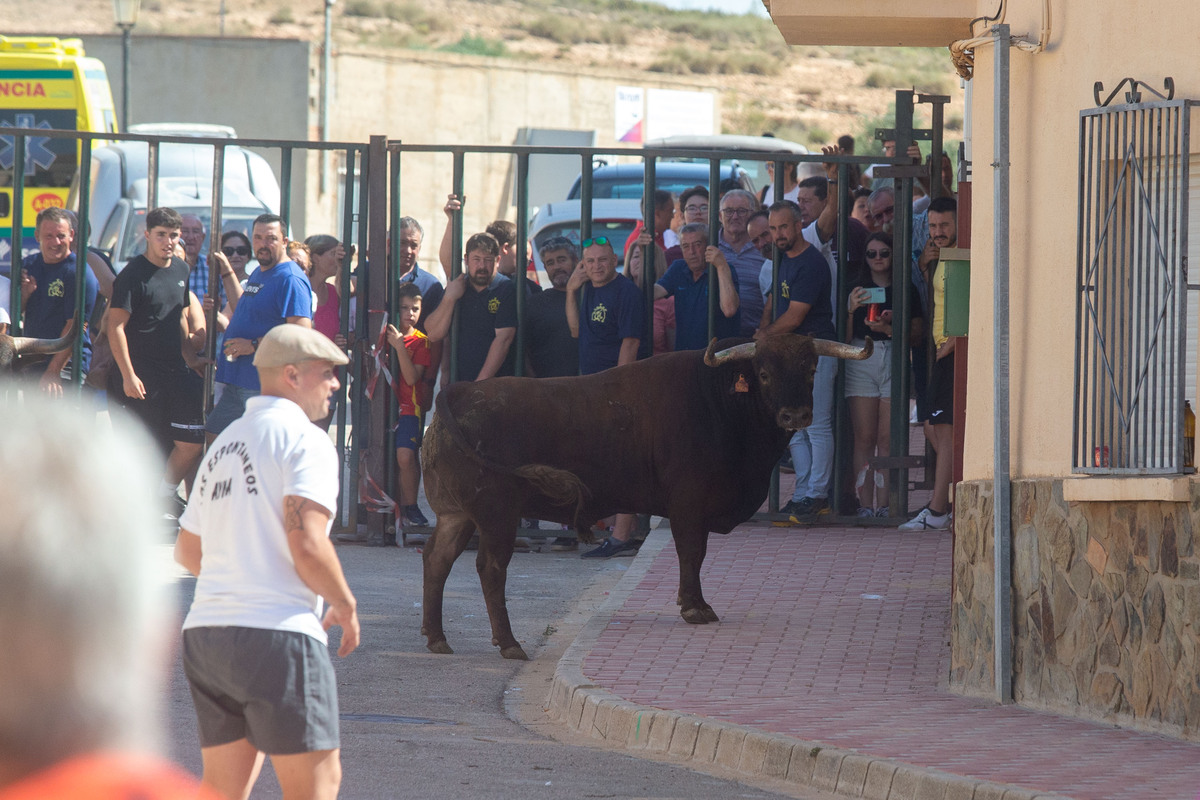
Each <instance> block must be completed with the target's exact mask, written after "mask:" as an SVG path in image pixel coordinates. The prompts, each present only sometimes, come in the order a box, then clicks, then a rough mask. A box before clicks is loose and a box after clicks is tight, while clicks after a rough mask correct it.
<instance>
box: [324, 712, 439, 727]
mask: <svg viewBox="0 0 1200 800" xmlns="http://www.w3.org/2000/svg"><path fill="white" fill-rule="evenodd" d="M340 718H341V719H342V720H343V721H345V722H385V723H387V724H389V725H457V724H458V723H457V722H452V721H451V720H448V719H430V718H429V717H401V716H398V715H396V714H341V715H340Z"/></svg>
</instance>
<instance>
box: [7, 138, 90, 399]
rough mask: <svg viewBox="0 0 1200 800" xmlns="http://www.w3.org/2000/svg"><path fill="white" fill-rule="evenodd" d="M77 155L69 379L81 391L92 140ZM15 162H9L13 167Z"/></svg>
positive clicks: (14, 167) (84, 144) (86, 326)
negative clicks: (72, 326)
mask: <svg viewBox="0 0 1200 800" xmlns="http://www.w3.org/2000/svg"><path fill="white" fill-rule="evenodd" d="M82 144H83V147H82V148H81V153H80V158H79V166H80V169H79V196H80V203H79V228H78V230H76V231H75V235H76V236H77V237H78V238H77V239H76V240H75V249H76V255H75V327H74V333H75V344H74V346H73V347H72V348H71V383H73V384H75V391H76V393H80V392H82V391H83V337H84V336H88V335H89V333H88V319H87V317H86V316H85V315H86V313H87V308H86V303H87V297H86V296H85V295H86V288H85V287H86V286H87V274H88V269H89V267H88V263H87V254H88V248H87V240H88V218H87V215H88V195H89V194H90V193H91V182H92V170H91V163H92V140H91V139H84V140H83V142H82ZM16 166H17V165H16V164H15V163H14V164H13V169H14V171H15V169H16Z"/></svg>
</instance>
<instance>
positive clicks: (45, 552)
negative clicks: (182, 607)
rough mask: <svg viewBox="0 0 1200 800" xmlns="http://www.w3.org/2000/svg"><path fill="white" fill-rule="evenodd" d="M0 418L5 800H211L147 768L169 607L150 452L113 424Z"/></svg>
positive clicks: (159, 738)
mask: <svg viewBox="0 0 1200 800" xmlns="http://www.w3.org/2000/svg"><path fill="white" fill-rule="evenodd" d="M0 417H2V418H3V419H4V421H5V424H4V425H2V426H0V471H2V472H3V473H4V475H5V479H4V481H2V482H0V508H3V509H4V513H3V514H0V641H3V642H4V645H3V647H0V685H2V686H4V687H5V688H4V690H3V691H0V798H3V800H34V799H35V798H36V800H45V799H46V798H71V799H72V800H74V799H75V798H103V800H129V798H139V799H140V800H166V799H167V798H171V799H172V800H174V799H175V798H189V799H191V798H200V799H205V798H207V799H209V800H211V799H212V798H215V795H213V794H211V793H210V792H209V791H207V790H205V789H202V788H201V787H200V785H199V784H198V783H197V781H196V780H195V779H194V778H193V777H192V776H190V775H188V774H186V773H185V772H183V771H181V770H179V769H178V768H176V767H174V766H172V765H170V764H167V763H166V762H164V761H162V760H161V759H160V758H158V757H156V756H154V755H151V753H153V752H154V750H155V749H156V747H157V746H159V744H160V743H161V742H163V741H164V737H163V735H162V731H161V730H159V729H158V724H157V720H156V717H157V711H158V709H157V708H156V703H157V699H158V698H159V697H161V696H162V695H163V691H162V688H163V683H164V679H165V677H166V669H167V667H168V663H169V653H170V638H169V637H171V635H172V634H171V632H170V623H169V620H170V618H171V609H172V608H173V606H174V603H173V602H172V601H171V600H170V598H169V597H167V592H166V591H164V590H165V588H166V583H165V580H164V578H165V575H164V572H163V570H162V565H161V559H160V557H159V555H158V553H157V552H156V547H155V546H156V545H157V544H158V539H159V537H160V536H161V522H160V519H161V512H162V509H161V508H160V507H159V505H158V503H157V502H156V499H155V486H156V485H157V483H158V480H159V473H160V471H161V470H162V460H161V458H160V457H159V455H158V452H157V450H156V448H155V447H154V445H153V443H152V442H151V441H150V439H149V437H147V436H146V434H145V433H144V432H143V431H142V429H141V426H140V425H138V424H137V423H136V422H135V421H134V420H133V419H132V418H130V417H128V416H127V415H125V414H123V413H121V412H119V411H118V412H115V413H114V415H113V427H112V429H108V428H107V427H97V425H96V422H95V418H94V415H91V414H86V415H84V414H78V413H74V412H72V411H71V409H70V408H69V407H67V406H65V405H63V404H60V403H36V404H35V403H30V404H27V405H24V406H15V405H6V404H3V403H0ZM96 465H103V469H97V468H96Z"/></svg>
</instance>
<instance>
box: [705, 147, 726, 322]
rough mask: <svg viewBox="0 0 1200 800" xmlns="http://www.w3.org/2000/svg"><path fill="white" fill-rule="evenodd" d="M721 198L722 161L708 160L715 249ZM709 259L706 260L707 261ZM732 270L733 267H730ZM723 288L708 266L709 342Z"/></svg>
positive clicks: (710, 237) (710, 226) (710, 230)
mask: <svg viewBox="0 0 1200 800" xmlns="http://www.w3.org/2000/svg"><path fill="white" fill-rule="evenodd" d="M720 196H721V159H719V158H710V159H709V160H708V243H709V244H710V245H713V246H714V247H715V246H716V244H717V226H718V225H720V224H721V223H720V213H721V212H720V199H719V198H720ZM707 260H708V259H705V261H707ZM730 269H732V267H730ZM720 293H721V287H720V285H719V284H718V283H717V268H716V267H714V266H713V265H712V264H709V265H708V341H710V342H711V341H712V340H713V337H714V336H716V335H717V314H718V313H720V312H719V306H718V305H717V300H718V298H719V296H720Z"/></svg>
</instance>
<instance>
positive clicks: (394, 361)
mask: <svg viewBox="0 0 1200 800" xmlns="http://www.w3.org/2000/svg"><path fill="white" fill-rule="evenodd" d="M384 152H385V155H384V158H385V159H386V161H387V165H388V192H387V197H388V208H387V250H386V253H387V260H386V263H385V264H384V275H386V276H387V280H386V281H385V284H384V293H383V294H384V322H386V323H387V324H389V325H396V324H397V323H398V322H399V318H400V312H399V308H398V302H397V299H396V292H397V290H398V289H399V288H400V217H401V216H402V214H401V211H400V152H399V151H398V150H393V149H392V148H391V147H389V148H387V149H386V150H385V151H384ZM384 357H385V358H386V359H387V364H388V369H390V370H391V372H392V375H394V376H397V379H399V375H400V361H399V356H398V355H397V354H396V352H395V351H394V350H392V348H391V347H386V355H385V356H384ZM383 407H384V430H385V431H390V430H391V429H392V420H395V419H398V418H399V415H400V408H399V403H398V402H397V400H396V395H395V394H394V393H393V392H385V398H384V403H383ZM386 436H387V434H385V438H386ZM385 449H387V450H388V452H389V454H390V452H391V448H390V447H388V448H385ZM396 469H397V467H396V459H395V458H392V457H391V456H390V455H389V456H388V457H387V458H385V459H383V475H381V476H380V480H381V484H380V485H382V486H383V487H385V491H389V493H390V490H391V489H392V487H395V486H396V479H397V473H396ZM393 499H395V501H396V502H397V503H399V502H401V499H402V498H401V497H400V494H399V492H397V493H396V495H395V497H394V498H393ZM395 533H397V534H401V535H403V530H402V529H400V528H397V529H396V530H395Z"/></svg>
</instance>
